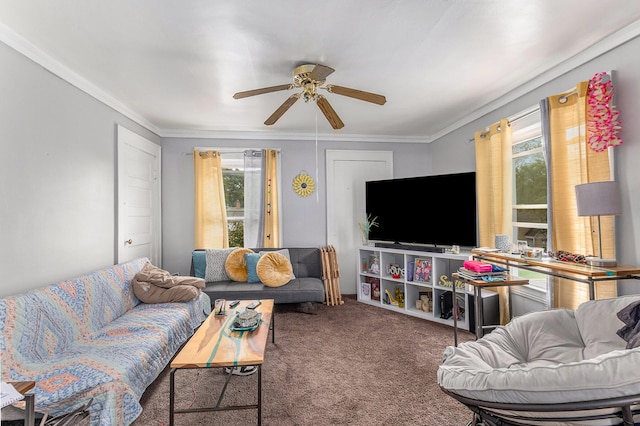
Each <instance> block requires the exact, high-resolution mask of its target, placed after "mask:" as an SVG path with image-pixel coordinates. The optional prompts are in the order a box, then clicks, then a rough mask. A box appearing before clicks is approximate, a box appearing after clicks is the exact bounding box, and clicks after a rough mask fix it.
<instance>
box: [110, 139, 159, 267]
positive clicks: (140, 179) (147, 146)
mask: <svg viewBox="0 0 640 426" xmlns="http://www.w3.org/2000/svg"><path fill="white" fill-rule="evenodd" d="M160 160H161V159H160V146H159V145H156V144H155V143H153V142H151V141H149V140H148V139H145V138H143V137H142V136H140V135H138V134H136V133H133V132H132V131H130V130H128V129H126V128H124V127H122V126H118V237H117V238H118V240H117V241H116V247H117V258H118V263H122V262H126V261H129V260H132V259H137V258H140V257H147V258H148V259H149V260H150V261H151V263H152V264H154V265H156V266H159V267H160V266H162V265H161V262H162V259H161V243H160V242H161V241H162V240H161V220H160Z"/></svg>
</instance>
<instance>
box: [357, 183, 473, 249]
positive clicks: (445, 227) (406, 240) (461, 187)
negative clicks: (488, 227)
mask: <svg viewBox="0 0 640 426" xmlns="http://www.w3.org/2000/svg"><path fill="white" fill-rule="evenodd" d="M365 185H366V213H367V215H370V216H371V218H376V222H378V226H374V227H373V228H371V230H370V231H369V240H370V241H374V242H375V241H380V242H389V243H400V244H419V245H428V246H452V245H459V246H461V247H476V246H477V218H476V174H475V172H466V173H455V174H448V175H434V176H420V177H409V178H399V179H387V180H377V181H369V182H366V184H365Z"/></svg>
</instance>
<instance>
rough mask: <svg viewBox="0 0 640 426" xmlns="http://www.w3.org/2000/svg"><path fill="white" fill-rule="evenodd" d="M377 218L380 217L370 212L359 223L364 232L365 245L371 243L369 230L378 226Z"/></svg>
mask: <svg viewBox="0 0 640 426" xmlns="http://www.w3.org/2000/svg"><path fill="white" fill-rule="evenodd" d="M376 219H378V216H376V217H374V218H372V217H371V214H368V215H367V219H366V220H365V221H364V222H359V223H358V225H360V231H361V232H362V241H363V244H364V245H365V246H367V245H369V231H370V230H371V228H374V227H376V226H378V222H376Z"/></svg>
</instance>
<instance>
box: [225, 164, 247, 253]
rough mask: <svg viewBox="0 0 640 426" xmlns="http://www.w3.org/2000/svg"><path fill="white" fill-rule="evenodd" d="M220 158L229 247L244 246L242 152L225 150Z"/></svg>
mask: <svg viewBox="0 0 640 426" xmlns="http://www.w3.org/2000/svg"><path fill="white" fill-rule="evenodd" d="M221 159H222V182H223V185H224V199H225V204H226V209H227V226H228V229H229V247H244V217H245V214H244V154H243V153H242V152H228V153H227V152H225V153H224V155H222V156H221Z"/></svg>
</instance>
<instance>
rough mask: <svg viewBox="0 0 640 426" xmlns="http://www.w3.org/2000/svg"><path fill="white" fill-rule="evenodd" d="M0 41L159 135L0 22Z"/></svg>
mask: <svg viewBox="0 0 640 426" xmlns="http://www.w3.org/2000/svg"><path fill="white" fill-rule="evenodd" d="M0 41H1V42H3V43H4V44H6V45H7V46H9V47H11V48H12V49H14V50H16V51H17V52H19V53H21V54H22V55H24V56H26V57H27V58H29V59H30V60H32V61H33V62H35V63H36V64H38V65H40V66H42V67H43V68H44V69H46V70H47V71H49V72H51V73H52V74H53V75H55V76H57V77H60V78H61V79H62V80H64V81H66V82H68V83H69V84H71V85H73V86H75V87H76V88H78V89H80V90H82V91H83V92H85V93H86V94H88V95H89V96H91V97H93V98H95V99H96V100H98V101H100V102H102V103H103V104H105V105H107V106H108V107H110V108H112V109H114V110H116V111H117V112H119V113H121V114H122V115H124V116H125V117H127V118H129V119H131V120H133V121H135V122H136V123H138V124H139V125H141V126H143V127H146V128H147V129H148V130H150V131H151V132H153V133H155V134H159V132H160V129H159V128H158V127H157V126H156V125H155V124H153V123H152V122H150V121H149V120H147V119H146V118H144V117H142V116H141V115H139V114H138V113H136V112H135V111H133V110H132V109H130V108H128V107H127V106H126V105H124V104H123V103H122V102H120V101H119V100H118V99H116V98H114V97H113V96H111V95H110V94H109V93H107V92H106V91H104V90H102V89H101V88H99V87H98V86H96V85H95V84H93V83H91V82H90V81H88V80H87V79H85V78H84V77H82V76H81V75H80V74H78V73H76V72H75V71H73V70H71V69H70V68H68V67H67V66H65V65H63V64H62V63H60V61H58V60H56V59H54V58H53V57H51V56H49V55H47V54H46V53H45V52H43V51H42V50H40V49H38V48H37V47H36V46H34V45H33V44H32V43H30V42H29V41H28V40H26V39H25V38H24V37H22V36H20V35H18V34H16V33H15V32H14V31H13V30H12V29H10V28H9V27H7V26H6V25H4V24H2V23H1V22H0Z"/></svg>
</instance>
